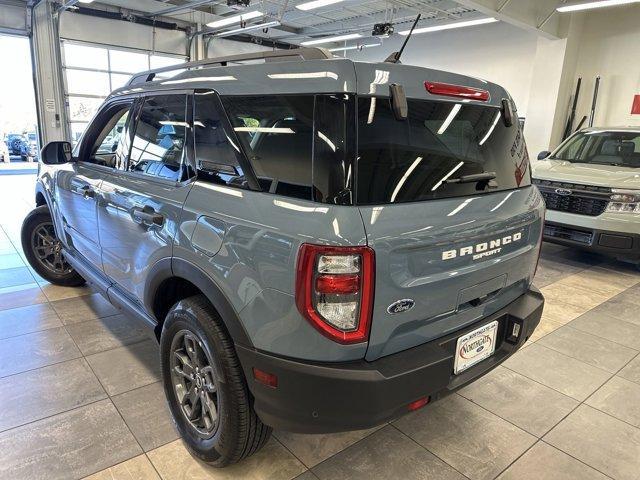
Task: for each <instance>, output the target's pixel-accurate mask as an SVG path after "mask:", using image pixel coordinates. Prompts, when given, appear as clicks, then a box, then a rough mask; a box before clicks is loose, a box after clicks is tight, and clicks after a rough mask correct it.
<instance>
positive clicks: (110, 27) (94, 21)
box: [60, 12, 187, 55]
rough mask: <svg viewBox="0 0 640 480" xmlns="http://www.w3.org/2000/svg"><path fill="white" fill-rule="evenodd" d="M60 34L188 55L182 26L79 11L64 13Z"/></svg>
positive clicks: (63, 36)
mask: <svg viewBox="0 0 640 480" xmlns="http://www.w3.org/2000/svg"><path fill="white" fill-rule="evenodd" d="M60 38H64V39H68V40H76V41H81V42H92V43H101V44H104V45H112V46H119V47H126V48H135V49H139V50H149V51H153V52H157V53H169V54H175V55H186V53H187V36H186V34H185V32H183V31H180V30H167V29H162V28H156V29H154V28H152V27H148V26H146V25H139V24H136V23H131V22H125V21H121V20H109V19H104V18H98V17H91V16H89V15H80V14H77V13H68V12H66V13H63V14H62V17H61V18H60Z"/></svg>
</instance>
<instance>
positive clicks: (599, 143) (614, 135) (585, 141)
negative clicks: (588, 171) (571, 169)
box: [551, 131, 640, 168]
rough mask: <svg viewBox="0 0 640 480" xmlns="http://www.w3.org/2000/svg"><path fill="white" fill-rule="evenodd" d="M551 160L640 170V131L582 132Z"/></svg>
mask: <svg viewBox="0 0 640 480" xmlns="http://www.w3.org/2000/svg"><path fill="white" fill-rule="evenodd" d="M551 158H554V159H558V160H565V161H567V162H574V163H590V164H597V165H615V166H621V167H631V168H640V132H603V131H592V132H581V133H578V134H577V135H575V136H573V137H571V139H570V140H569V141H568V142H567V143H565V144H564V145H562V146H561V147H560V148H559V149H558V151H557V152H555V153H554V155H553V156H552V157H551Z"/></svg>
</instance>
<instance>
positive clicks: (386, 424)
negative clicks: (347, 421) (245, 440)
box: [276, 422, 424, 476]
mask: <svg viewBox="0 0 640 480" xmlns="http://www.w3.org/2000/svg"><path fill="white" fill-rule="evenodd" d="M389 425H391V423H390V422H387V423H384V424H382V425H379V427H380V428H378V429H376V430H375V431H373V432H371V433H369V434H368V435H365V436H364V437H362V438H359V439H358V440H356V441H355V442H353V443H352V444H351V445H348V446H346V447H344V448H343V449H341V450H340V451H338V452H336V453H334V454H331V455H329V456H328V457H327V458H325V459H324V460H322V461H321V462H318V463H316V464H315V465H314V466H313V467H307V468H308V469H309V470H313V469H314V468H316V467H318V466H320V465H322V464H323V463H324V462H326V461H328V460H330V459H332V458H333V457H335V456H336V455H339V454H341V453H342V452H344V451H345V450H348V449H350V448H351V447H354V446H356V445H357V444H359V443H360V442H362V441H363V440H365V439H366V438H369V437H370V436H371V435H373V434H374V433H377V432H379V431H380V430H382V429H383V428H385V427H387V426H389ZM276 439H277V437H276ZM278 441H279V442H280V440H278ZM280 443H282V442H280ZM285 448H287V447H286V445H285ZM423 448H424V447H423ZM287 450H289V449H288V448H287ZM289 451H291V450H289ZM292 453H293V452H292ZM294 456H295V454H294ZM296 458H298V457H297V456H296ZM300 461H301V462H302V460H300ZM302 464H303V465H304V466H305V467H306V466H307V464H306V463H304V462H302ZM311 473H313V472H311ZM314 475H315V473H314ZM316 476H317V475H316Z"/></svg>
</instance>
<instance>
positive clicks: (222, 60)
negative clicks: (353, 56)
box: [127, 48, 333, 87]
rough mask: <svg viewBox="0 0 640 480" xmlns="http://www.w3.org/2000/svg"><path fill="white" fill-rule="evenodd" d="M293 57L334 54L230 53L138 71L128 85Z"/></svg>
mask: <svg viewBox="0 0 640 480" xmlns="http://www.w3.org/2000/svg"><path fill="white" fill-rule="evenodd" d="M291 57H299V58H300V59H301V60H327V59H330V58H333V55H331V53H330V52H329V51H328V50H325V49H324V48H295V49H292V50H277V51H275V52H272V51H265V52H255V53H243V54H240V55H229V56H226V57H217V58H206V59H204V60H198V61H195V62H187V63H180V64H177V65H171V66H169V67H163V68H156V69H153V70H148V71H146V72H140V73H136V74H134V75H133V76H132V77H131V79H130V80H129V81H128V82H127V87H130V86H132V85H137V84H139V83H146V82H151V81H153V79H154V78H155V76H156V75H157V74H159V73H163V72H171V71H174V70H195V69H198V68H202V67H206V66H209V65H220V66H223V67H226V66H227V64H228V63H230V62H246V61H250V60H265V61H267V62H269V61H271V62H275V61H280V60H281V59H290V58H291Z"/></svg>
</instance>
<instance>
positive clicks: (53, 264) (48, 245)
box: [21, 205, 85, 287]
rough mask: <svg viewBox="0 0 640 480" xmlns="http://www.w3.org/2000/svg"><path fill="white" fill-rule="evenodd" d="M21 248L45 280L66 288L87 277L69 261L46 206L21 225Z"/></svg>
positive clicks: (81, 282)
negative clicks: (77, 270) (65, 256)
mask: <svg viewBox="0 0 640 480" xmlns="http://www.w3.org/2000/svg"><path fill="white" fill-rule="evenodd" d="M21 241H22V249H23V251H24V254H25V256H26V257H27V260H28V262H29V264H30V265H31V266H32V267H33V269H34V270H35V271H36V272H37V273H38V275H40V276H41V277H42V278H44V279H45V280H47V281H49V282H51V283H55V284H56V285H62V286H65V287H77V286H80V285H82V284H84V283H85V280H84V278H82V277H81V276H80V274H79V273H78V272H76V271H75V270H74V268H73V267H72V266H71V265H70V264H69V262H67V260H66V259H65V258H64V253H63V252H62V244H61V242H60V240H59V239H58V237H57V236H56V232H55V229H54V226H53V220H52V219H51V214H50V213H49V209H48V208H47V206H46V205H43V206H40V207H37V208H35V209H34V210H32V211H31V212H30V213H29V214H28V215H27V216H26V218H25V219H24V222H22V231H21Z"/></svg>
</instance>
